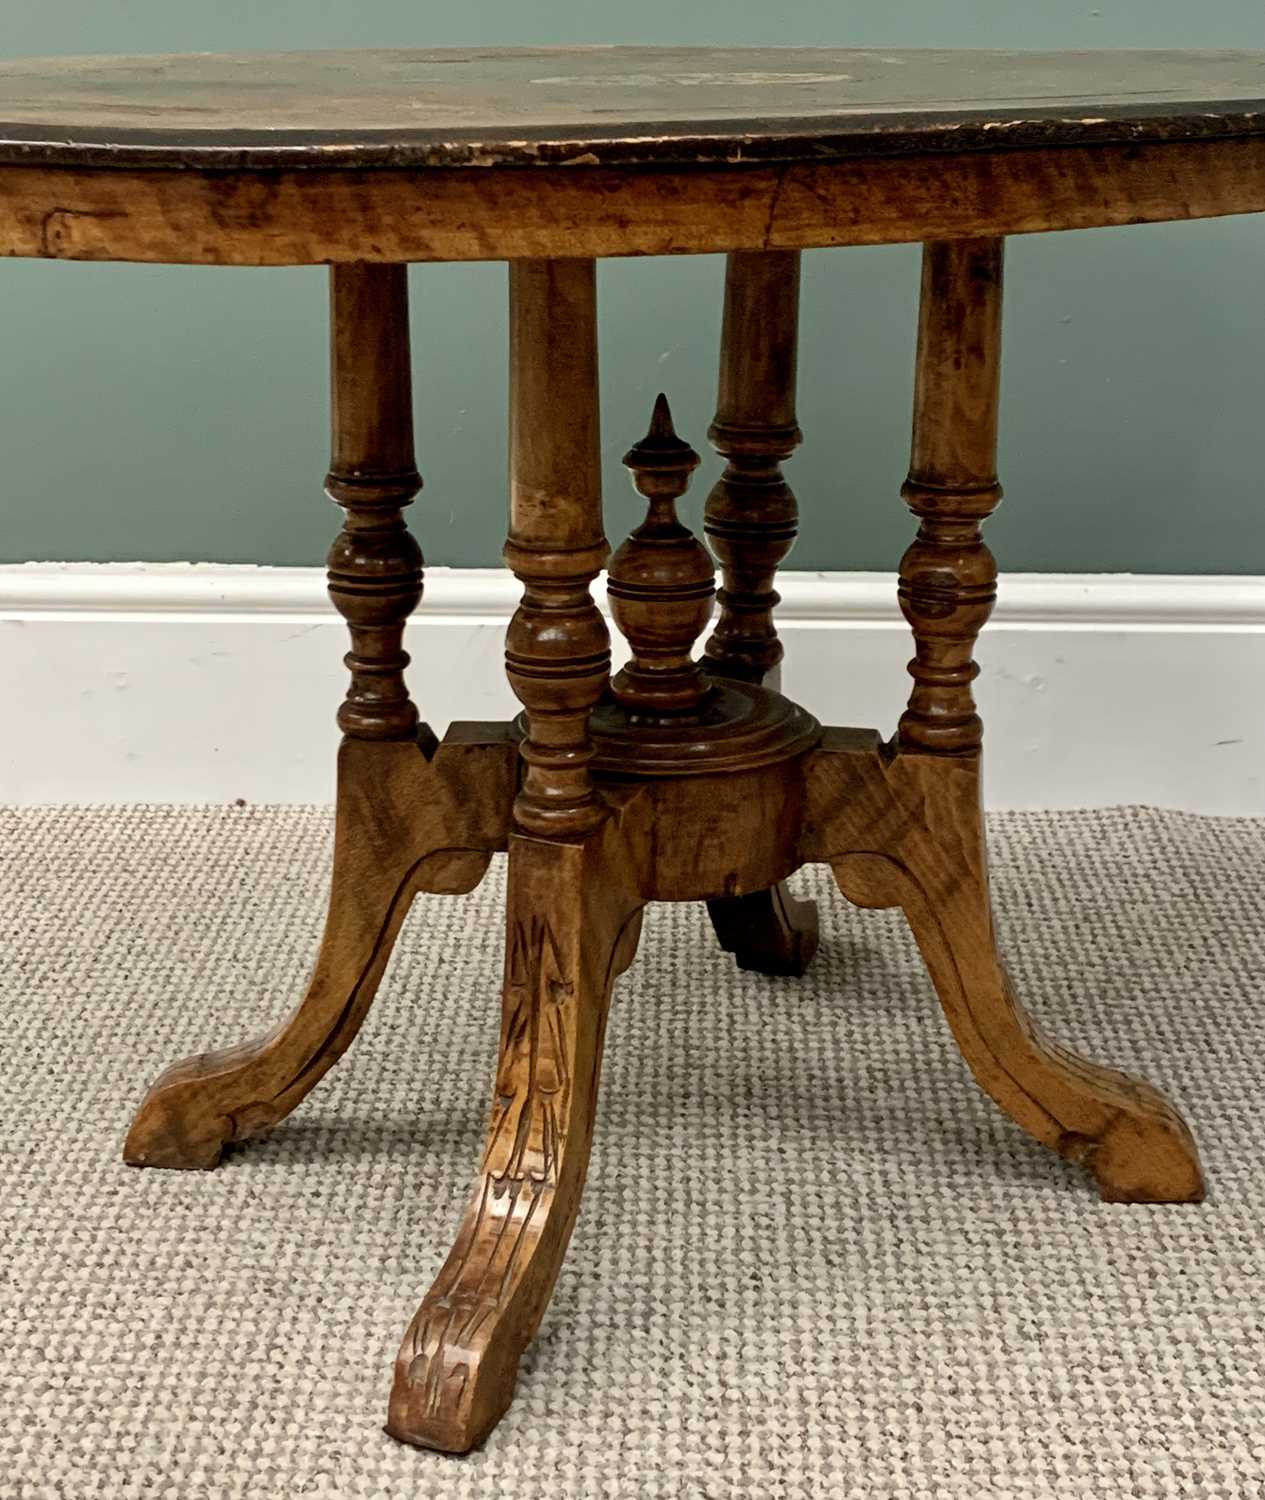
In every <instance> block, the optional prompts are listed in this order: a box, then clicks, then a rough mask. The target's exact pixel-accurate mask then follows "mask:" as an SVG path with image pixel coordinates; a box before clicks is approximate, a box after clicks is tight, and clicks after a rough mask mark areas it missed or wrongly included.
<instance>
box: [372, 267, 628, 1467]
mask: <svg viewBox="0 0 1265 1500" xmlns="http://www.w3.org/2000/svg"><path fill="white" fill-rule="evenodd" d="M596 316H597V314H596V303H595V284H594V266H593V263H592V262H591V261H578V260H577V261H528V262H518V263H515V264H513V265H512V266H511V268H510V351H511V353H510V360H511V396H510V446H511V487H510V496H511V498H510V538H509V542H508V544H507V546H506V558H507V560H508V562H509V564H510V566H511V567H512V568H513V570H514V572H515V573H516V574H517V575H518V577H519V578H520V579H521V581H522V584H523V598H522V603H521V605H520V607H519V609H518V611H517V613H516V614H515V616H514V619H513V621H512V623H511V625H510V628H509V632H508V635H507V637H506V669H507V672H508V675H509V679H510V683H511V685H512V686H513V689H514V692H515V693H516V695H517V696H518V698H519V700H520V701H521V702H522V704H523V706H524V708H525V710H526V714H525V718H526V735H525V738H524V740H523V743H522V758H523V761H524V763H525V767H526V769H525V774H524V777H523V784H522V788H521V790H520V792H519V794H518V798H517V801H516V802H515V806H514V819H515V830H514V833H513V834H512V836H511V838H510V850H509V886H508V895H507V909H506V951H505V978H504V990H503V998H502V1023H501V1047H500V1059H499V1062H498V1065H497V1072H496V1083H495V1088H494V1091H493V1102H492V1116H491V1120H490V1123H489V1126H488V1132H487V1141H486V1145H485V1148H484V1155H483V1161H482V1164H481V1166H480V1169H479V1174H478V1177H477V1178H476V1181H475V1185H474V1190H473V1192H472V1193H471V1196H470V1200H469V1205H468V1207H467V1209H466V1212H465V1216H464V1218H463V1219H462V1222H461V1227H460V1230H459V1231H458V1234H457V1239H456V1243H455V1244H454V1245H453V1248H452V1251H451V1253H450V1254H449V1256H448V1259H447V1261H446V1262H445V1263H444V1266H443V1269H442V1270H441V1271H440V1273H439V1275H438V1277H437V1278H436V1280H435V1282H434V1285H433V1286H432V1287H431V1289H430V1290H429V1291H428V1292H427V1294H426V1296H425V1297H424V1298H423V1300H422V1304H421V1306H420V1307H419V1308H418V1310H417V1314H416V1316H415V1317H414V1319H413V1321H412V1323H411V1324H410V1325H409V1329H408V1331H407V1333H406V1334H405V1337H404V1341H403V1344H402V1346H401V1348H400V1353H399V1357H398V1359H397V1362H396V1369H395V1383H394V1386H393V1388H392V1392H391V1404H390V1414H389V1418H388V1422H387V1431H388V1432H390V1433H391V1435H392V1436H393V1437H396V1438H399V1439H401V1440H402V1441H404V1442H410V1443H416V1444H419V1445H421V1446H424V1447H430V1448H439V1449H442V1450H445V1451H447V1452H454V1453H464V1452H465V1451H466V1450H467V1449H469V1448H472V1447H474V1446H475V1445H476V1444H477V1443H480V1442H482V1440H483V1439H484V1438H485V1437H486V1436H487V1434H488V1433H489V1431H490V1430H491V1429H492V1427H493V1426H494V1425H495V1423H496V1422H497V1420H498V1419H499V1418H500V1416H501V1414H502V1413H503V1412H504V1411H505V1409H506V1407H507V1406H508V1405H509V1402H510V1398H511V1396H512V1394H513V1390H514V1382H515V1378H516V1374H517V1369H518V1362H519V1359H520V1357H521V1355H522V1353H523V1350H524V1349H525V1348H526V1346H527V1344H528V1341H529V1340H530V1339H531V1337H532V1334H533V1333H534V1332H535V1330H536V1326H537V1324H538V1323H539V1322H540V1319H541V1317H542V1315H543V1313H544V1311H545V1307H546V1306H547V1304H548V1301H549V1297H550V1293H551V1292H552V1290H553V1285H554V1280H555V1278H556V1277H557V1275H558V1271H559V1269H560V1267H561V1265H562V1257H563V1255H564V1254H565V1253H566V1248H567V1244H568V1242H569V1240H570V1237H571V1229H572V1226H573V1225H574V1223H575V1218H576V1214H577V1213H578V1211H579V1207H580V1194H581V1191H582V1189H583V1186H584V1178H585V1173H586V1171H587V1168H588V1159H589V1147H590V1143H591V1141H592V1134H593V1118H594V1114H595V1111H596V1105H597V1083H598V1072H599V1069H600V1066H601V1056H602V1041H603V1037H604V1034H605V1028H606V1015H607V1008H608V1004H609V1000H610V992H611V985H612V983H613V981H614V978H615V976H616V975H617V974H618V973H619V972H620V971H621V970H622V969H623V968H626V967H627V965H628V964H629V963H630V962H631V960H632V956H633V950H634V948H635V944H636V939H637V933H638V924H639V917H640V912H641V907H642V904H643V900H644V897H643V895H642V888H643V870H642V858H643V856H644V851H645V849H646V848H647V844H648V838H649V829H648V827H647V826H646V825H645V824H644V821H643V819H642V816H641V814H642V812H643V810H644V803H643V802H641V801H639V800H638V798H637V796H636V794H635V793H634V794H632V795H631V796H630V797H629V798H624V799H620V800H619V801H618V804H617V806H616V808H615V809H614V810H613V811H612V810H611V809H610V808H608V806H607V804H606V803H605V802H604V801H603V800H602V798H601V797H600V796H599V795H598V792H597V789H596V788H595V786H594V784H593V781H592V778H591V777H590V774H589V762H590V760H591V759H592V756H593V747H592V744H591V742H590V738H589V714H590V711H591V710H592V708H593V706H594V704H595V703H596V702H597V701H598V699H599V698H600V697H601V695H602V693H603V691H604V690H605V687H606V684H607V679H608V677H609V672H610V644H609V638H608V636H607V631H606V626H605V623H604V622H603V620H602V616H601V614H600V612H599V611H598V609H597V606H596V605H595V604H594V602H593V599H592V597H591V595H590V592H589V585H590V584H591V582H592V580H593V579H594V577H596V575H597V573H598V570H599V569H600V568H601V566H602V563H603V562H604V560H605V557H606V552H607V547H606V541H605V538H604V536H603V534H602V512H601V494H600V487H599V486H600V462H599V460H600V454H599V448H598V424H597V343H596V331H597V330H596Z"/></svg>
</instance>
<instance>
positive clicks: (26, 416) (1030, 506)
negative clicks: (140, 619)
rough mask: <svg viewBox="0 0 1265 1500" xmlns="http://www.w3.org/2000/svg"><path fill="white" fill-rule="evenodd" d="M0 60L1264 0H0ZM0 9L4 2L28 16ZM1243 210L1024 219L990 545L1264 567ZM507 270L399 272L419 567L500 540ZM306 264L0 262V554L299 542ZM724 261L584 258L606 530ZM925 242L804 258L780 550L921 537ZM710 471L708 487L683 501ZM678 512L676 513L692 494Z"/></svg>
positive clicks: (1063, 566) (892, 549)
mask: <svg viewBox="0 0 1265 1500" xmlns="http://www.w3.org/2000/svg"><path fill="white" fill-rule="evenodd" d="M3 11H4V14H3V16H2V17H0V56H23V55H36V54H40V53H75V52H94V51H95V52H126V51H136V52H158V51H165V50H170V51H177V50H230V49H246V48H250V49H261V48H274V47H287V48H301V47H320V46H357V45H362V46H390V45H410V46H420V45H424V46H443V45H453V46H457V45H466V44H482V43H501V44H506V45H511V44H516V43H536V44H543V43H566V42H578V41H593V42H643V43H644V42H670V43H679V44H685V43H700V44H701V43H726V44H736V43H753V44H771V43H797V44H806V45H811V44H823V45H827V44H828V45H854V46H893V47H894V46H901V45H906V46H1001V47H1092V46H1104V47H1122V46H1147V47H1165V46H1172V47H1182V46H1187V47H1189V46H1201V47H1265V8H1263V7H1262V5H1261V3H1260V0H1204V3H1203V4H1201V5H1192V4H1191V3H1190V0H1097V4H1096V6H1093V7H1091V6H1090V5H1087V4H1084V3H1081V0H1077V3H1067V0H1061V3H1059V4H1058V5H1051V4H1049V3H1048V0H956V3H950V0H866V3H850V4H849V3H845V0H793V3H792V4H788V5H781V6H770V5H768V4H767V3H765V0H694V3H693V4H691V5H688V6H686V5H682V4H680V0H638V3H637V4H635V5H632V4H626V3H615V0H591V3H589V4H587V5H585V4H581V3H570V4H566V3H561V0H533V3H531V4H524V3H523V0H481V3H480V0H473V3H466V4H464V5H460V6H454V5H451V4H442V5H441V4H436V3H433V0H267V3H261V0H216V3H214V4H207V3H206V0H196V3H195V0H42V3H41V4H39V5H34V4H31V5H24V4H19V3H18V0H10V3H8V4H6V5H5V6H4V7H3ZM15 12H21V14H20V15H16V14H15ZM1263 271H1265V222H1263V221H1262V220H1260V219H1237V220H1235V219H1227V220H1219V221H1210V222H1206V223H1197V224H1185V225H1165V226H1155V227H1142V228H1131V229H1118V230H1099V231H1093V232H1089V233H1083V234H1074V235H1045V236H1033V237H1027V238H1023V237H1020V238H1017V239H1015V240H1014V241H1012V243H1011V248H1010V260H1009V292H1010V295H1009V300H1008V306H1007V324H1006V371H1005V396H1004V412H1003V418H1004V421H1003V430H1004V437H1003V454H1002V459H1003V470H1002V472H1003V479H1004V482H1005V484H1006V487H1007V490H1008V493H1009V499H1008V501H1007V503H1006V504H1005V505H1004V506H1003V507H1002V509H1001V511H1000V512H999V513H998V516H997V518H996V520H995V521H994V522H993V523H991V526H990V539H991V541H992V543H993V545H994V549H995V550H996V551H997V553H998V555H999V557H1000V559H1001V560H1002V563H1003V565H1004V566H1005V567H1007V568H1010V569H1053V570H1080V569H1103V570H1130V571H1138V572H1143V571H1151V572H1227V573H1235V572H1243V573H1265V519H1263V515H1265V512H1263V508H1262V493H1261V491H1262V485H1261V480H1260V476H1259V464H1258V463H1257V461H1256V458H1257V453H1258V451H1259V448H1260V441H1259V433H1260V430H1261V427H1262V423H1263V422H1265V401H1263V399H1262V390H1261V381H1260V378H1259V373H1258V372H1259V371H1260V369H1261V367H1262V364H1263V363H1265V291H1263V287H1265V279H1263V275H1262V273H1263ZM504 276H505V273H504V268H503V267H499V266H460V267H452V266H437V267H420V268H417V269H415V271H414V273H413V277H414V280H413V288H414V306H415V313H414V345H415V351H416V363H417V400H418V435H419V452H420V459H421V465H422V468H423V471H424V473H425V476H426V490H425V492H424V494H423V495H422V497H421V500H420V502H419V504H418V506H417V507H416V508H415V511H414V517H415V522H416V525H417V528H418V531H419V534H420V535H421V538H422V542H423V546H424V547H425V550H426V553H427V557H428V559H429V560H430V561H431V562H434V563H452V564H467V565H469V564H489V563H492V562H495V561H496V560H497V556H498V551H499V546H500V541H501V536H502V531H503V511H504V490H505V480H504V470H505V455H504V431H505V381H504V367H505V352H504V351H505V319H504V300H505V299H504ZM324 280H325V278H324V274H323V273H322V272H320V271H317V270H308V269H303V270H280V271H271V270H270V271H261V270H203V269H191V268H183V267H152V268H151V267H137V266H90V265H78V266H76V265H57V264H43V263H40V262H30V261H11V262H8V263H6V264H4V265H3V266H0V424H2V425H0V434H2V437H0V441H2V442H3V454H4V458H3V474H4V479H3V484H2V486H0V558H3V559H4V560H11V561H16V560H24V559H97V560H132V559H137V558H143V559H148V560H171V559H189V558H192V559H197V560H207V561H210V560H214V561H224V562H242V561H260V562H273V563H305V564H311V563H316V562H319V561H320V560H321V559H322V556H323V553H324V550H325V547H326V545H327V542H328V540H329V537H330V535H331V533H332V531H333V529H334V526H335V514H334V512H333V511H332V509H331V508H330V507H329V505H328V504H327V502H325V501H324V500H323V499H322V497H321V493H320V479H321V475H322V473H323V471H324V465H325V458H326V439H325V432H324V424H325V403H326V392H325V380H326V372H325V344H324V338H325V334H324V327H323V319H324V313H325V285H324ZM721 280H722V265H721V263H720V262H719V261H718V260H717V259H715V258H712V257H703V258H698V259H678V260H666V261H655V262H648V261H619V262H608V263H606V264H605V265H603V267H602V270H601V281H600V296H601V303H602V316H603V325H602V335H603V346H602V357H603V410H604V420H605V431H606V443H605V448H606V455H607V459H608V463H609V474H608V482H607V489H608V494H609V502H608V516H609V519H608V531H609V532H610V534H611V535H612V536H613V537H615V538H618V537H619V536H620V535H621V534H622V533H623V532H624V531H625V530H626V529H627V528H628V526H629V525H630V524H632V521H633V517H634V514H635V512H636V506H635V505H634V502H633V497H632V495H631V492H630V491H629V488H628V484H627V479H626V476H625V474H624V473H623V471H622V470H621V469H620V468H619V466H618V457H619V454H620V453H621V452H622V451H623V449H624V448H625V447H626V446H627V444H628V443H629V441H631V440H632V439H634V438H636V437H637V436H639V435H640V431H641V429H642V427H643V426H644V422H645V419H646V417H647V415H648V413H649V408H650V402H651V400H652V398H653V395H654V392H655V391H656V390H658V389H659V388H660V387H662V388H664V389H665V390H667V391H668V393H669V394H670V396H671V398H672V401H673V405H674V409H675V411H676V415H677V418H678V426H679V427H680V428H681V430H682V432H683V433H684V434H685V435H687V436H688V437H689V438H691V439H692V440H693V441H694V443H695V445H696V446H702V445H703V435H704V432H705V429H706V424H707V420H708V416H709V414H710V413H709V404H710V401H711V399H712V394H713V382H714V364H715V351H716V343H717V337H718V331H719V316H720V293H721ZM916 287H917V251H916V250H915V249H911V248H908V247H892V248H882V249H863V250H845V251H824V252H818V253H816V254H814V255H811V256H809V257H808V258H807V262H806V272H805V287H804V315H805V316H804V349H803V359H802V369H801V393H802V395H801V422H802V425H803V427H804V430H805V433H806V442H805V446H804V448H803V449H802V450H801V452H800V455H799V456H798V457H797V458H796V459H795V461H794V463H793V465H792V466H791V469H790V476H791V478H792V480H793V482H794V484H795V487H796V489H797V490H798V492H799V494H800V497H801V501H802V503H803V511H804V524H803V530H802V535H801V540H800V543H799V546H798V548H797V550H796V552H795V553H794V555H793V559H792V562H793V565H794V566H797V567H800V568H804V567H817V568H887V567H892V566H894V564H895V561H896V559H897V558H898V556H899V554H900V551H901V549H902V548H903V546H904V544H905V541H906V540H907V538H908V536H909V530H910V527H909V520H908V517H907V516H906V514H905V512H904V509H903V507H902V506H901V505H900V503H899V501H898V499H897V498H896V491H897V488H898V486H899V483H900V480H901V477H902V475H903V471H904V466H905V462H906V457H907V438H908V414H909V404H910V384H911V360H912V347H913V328H914V311H915V295H916ZM713 472H714V469H713V468H707V469H705V470H704V471H703V474H702V475H701V476H700V478H699V479H698V480H697V481H696V486H695V490H694V501H695V506H697V505H698V504H699V503H700V502H701V497H702V495H703V494H704V493H705V489H706V484H707V483H708V482H709V480H710V477H711V474H712V473H713ZM694 514H697V510H696V509H695V511H694Z"/></svg>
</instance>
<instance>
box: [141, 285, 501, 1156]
mask: <svg viewBox="0 0 1265 1500" xmlns="http://www.w3.org/2000/svg"><path fill="white" fill-rule="evenodd" d="M405 276H406V273H405V268H404V267H403V266H389V265H388V266H355V265H352V266H340V267H336V268H335V269H334V271H333V273H332V278H331V329H332V361H331V364H332V389H333V420H332V428H333V459H332V463H331V467H330V474H329V479H328V481H327V487H328V492H329V494H330V496H331V497H332V498H333V499H334V500H336V501H337V502H338V504H339V505H341V506H342V507H343V510H344V512H345V521H344V525H343V529H342V531H341V532H340V534H339V536H338V538H337V540H336V541H335V543H334V545H333V547H332V548H331V550H330V557H329V584H330V596H331V598H332V599H333V601H334V603H335V605H336V606H337V607H338V609H339V611H340V612H341V613H342V614H343V616H344V617H345V618H346V620H347V622H348V626H349V628H350V632H351V638H352V649H351V652H350V653H349V655H348V656H347V658H346V661H347V666H348V668H349V670H350V672H351V682H350V685H349V687H348V691H347V697H346V700H345V701H344V703H343V704H342V706H341V708H340V710H339V715H338V720H339V724H340V725H341V727H342V729H343V731H344V735H345V738H344V740H343V745H342V748H341V750H340V752H339V763H338V813H337V829H336V835H335V846H334V871H333V881H332V886H331V894H330V905H329V913H328V917H327V920H326V925H325V934H324V937H323V939H322V942H321V948H320V953H319V954H318V956H317V960H316V964H315V967H314V969H313V972H312V977H311V980H310V983H309V985H308V989H307V993H306V994H305V996H304V998H303V1001H302V1003H301V1004H300V1005H299V1006H298V1008H297V1009H296V1010H295V1011H294V1012H293V1013H292V1014H291V1015H290V1016H289V1017H288V1018H287V1019H286V1020H284V1021H283V1022H282V1023H281V1024H280V1025H279V1026H277V1027H275V1028H274V1029H273V1030H272V1031H270V1032H269V1033H268V1034H267V1035H266V1036H264V1037H262V1038H260V1039H259V1040H258V1041H255V1042H251V1043H247V1044H245V1045H242V1046H238V1047H231V1048H227V1049H225V1050H223V1051H219V1052H209V1053H205V1054H202V1055H201V1056H198V1057H193V1058H189V1059H186V1060H185V1061H183V1062H179V1063H176V1064H174V1065H173V1066H172V1067H170V1068H168V1069H167V1071H166V1072H165V1073H163V1074H162V1076H161V1077H160V1078H159V1079H158V1080H157V1082H156V1083H155V1084H154V1085H153V1087H152V1088H151V1089H150V1091H149V1093H148V1094H147V1096H146V1098H145V1100H144V1101H143V1103H142V1104H141V1107H140V1109H139V1110H138V1112H137V1114H136V1117H135V1119H134V1120H133V1122H132V1126H131V1129H130V1131H129V1132H128V1137H127V1142H126V1145H125V1146H124V1157H125V1159H126V1160H127V1161H128V1162H130V1163H131V1164H132V1165H134V1166H153V1167H213V1166H215V1164H216V1163H217V1162H218V1161H219V1159H220V1154H221V1151H222V1149H223V1147H224V1145H225V1144H226V1143H227V1142H229V1141H238V1140H242V1139H244V1138H246V1137H248V1136H252V1135H257V1134H259V1133H261V1132H262V1131H265V1130H267V1129H269V1128H270V1127H271V1126H273V1125H275V1124H276V1123H277V1122H278V1121H279V1120H281V1119H282V1118H283V1117H284V1116H285V1115H287V1114H288V1113H289V1112H290V1111H291V1110H292V1109H293V1108H294V1107H295V1106H296V1105H297V1104H298V1103H299V1102H300V1100H302V1099H303V1098H304V1097H305V1095H306V1094H307V1093H308V1092H309V1091H310V1090H311V1089H312V1087H313V1086H314V1085H315V1084H316V1082H317V1081H318V1080H319V1079H320V1078H321V1077H323V1076H324V1074H325V1073H326V1072H328V1070H329V1069H330V1068H331V1067H332V1066H333V1064H334V1063H335V1062H336V1061H337V1059H338V1058H339V1057H340V1056H341V1055H342V1054H343V1052H345V1051H346V1049H347V1048H348V1047H349V1046H350V1044H351V1042H352V1040H353V1039H354V1037H355V1035H356V1033H357V1031H358V1030H359V1028H360V1024H361V1022H362V1021H363V1019H364V1017H365V1015H366V1014H367V1012H368V1010H369V1007H370V1005H371V1004H372V1001H373V996H374V993H375V991H376V989H377V986H378V983H379V981H380V979H381V977H382V974H383V972H384V970H385V968H386V963H387V960H388V958H389V957H390V953H391V948H392V945H393V943H394V941H395V938H396V935H397V933H398V932H399V929H400V926H401V925H402V923H403V921H404V917H405V915H406V914H407V912H408V908H409V904H410V902H411V901H412V898H413V896H414V894H415V893H417V892H418V891H422V890H426V891H436V892H453V893H456V892H461V891H468V890H471V889H473V887H474V886H475V885H476V884H477V883H478V881H479V879H480V878H481V876H482V874H483V871H484V870H485V869H486V867H487V863H488V859H489V856H490V853H491V851H492V850H494V849H497V848H502V847H504V843H505V838H506V835H507V831H508V825H509V814H510V802H511V799H512V796H513V786H514V765H513V749H512V746H511V745H510V744H509V741H508V738H507V736H506V734H505V733H504V732H503V731H501V730H498V729H497V728H496V727H495V726H482V727H479V726H454V730H453V731H451V732H450V734H449V735H448V736H447V737H446V739H445V741H444V743H443V744H442V745H438V746H437V745H436V744H435V741H434V737H433V736H432V735H431V734H430V732H429V730H426V729H424V728H423V729H422V730H421V731H420V732H419V729H418V716H417V709H416V708H415V707H414V705H413V703H412V701H411V699H410V698H409V695H408V690H407V688H406V686H405V683H404V668H405V667H406V666H407V664H408V657H407V655H406V654H405V652H404V649H403V644H402V642H403V632H404V625H405V621H406V620H407V618H408V616H409V614H410V612H411V611H412V610H413V609H414V607H415V606H416V605H417V603H418V600H419V599H420V597H421V590H422V556H421V551H420V549H419V548H418V546H417V543H416V542H415V541H414V540H413V538H412V537H411V536H410V534H409V532H408V530H407V528H406V526H405V523H404V519H403V513H402V512H403V507H404V506H406V505H408V504H409V502H410V501H411V500H412V498H413V496H414V495H415V494H416V492H417V490H418V488H419V487H420V484H421V481H420V479H419V478H418V475H417V470H416V468H415V466H414V461H413V419H412V398H411V394H410V382H409V346H408V301H407V296H408V294H407V282H406V279H405Z"/></svg>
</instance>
